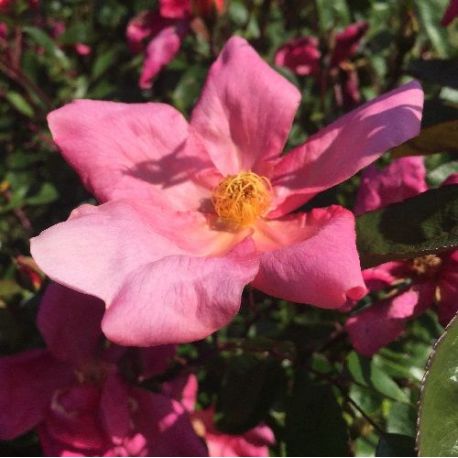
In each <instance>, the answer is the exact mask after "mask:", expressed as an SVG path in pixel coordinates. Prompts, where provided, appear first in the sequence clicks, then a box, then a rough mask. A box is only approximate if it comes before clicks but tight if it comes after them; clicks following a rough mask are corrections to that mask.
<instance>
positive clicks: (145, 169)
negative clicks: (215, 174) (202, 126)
mask: <svg viewBox="0 0 458 458" xmlns="http://www.w3.org/2000/svg"><path fill="white" fill-rule="evenodd" d="M48 122H49V128H50V129H51V133H52V135H53V138H54V141H55V142H56V143H57V145H58V146H59V148H60V149H61V151H62V154H63V156H64V158H65V159H66V160H67V161H68V162H69V163H70V165H71V166H72V167H73V168H74V169H75V170H76V171H77V172H78V174H79V175H80V177H81V179H82V181H83V183H84V184H85V186H86V187H87V188H88V189H89V191H90V192H92V193H94V195H95V196H96V197H97V198H98V199H99V200H100V201H102V202H104V201H106V200H110V199H119V198H129V197H132V198H134V199H139V198H145V199H149V200H152V201H160V202H161V203H164V204H165V203H168V204H170V205H172V206H174V207H176V208H178V209H184V210H190V209H192V208H198V207H199V206H200V200H201V198H202V197H203V196H204V195H207V193H208V192H207V191H206V190H202V189H201V188H200V187H198V186H197V185H196V184H194V183H193V182H192V176H193V174H194V173H196V172H198V171H200V170H201V169H203V168H206V167H209V166H210V162H209V159H208V158H207V157H205V156H197V155H196V154H197V153H195V152H193V153H192V155H190V154H189V153H188V155H186V154H185V153H184V152H183V149H182V146H183V145H184V144H185V141H186V138H187V123H186V120H185V119H184V118H183V116H182V115H181V114H180V113H178V112H177V111H176V110H175V109H174V108H172V107H170V106H168V105H164V104H160V103H144V104H125V103H115V102H102V101H95V100H77V101H74V102H72V103H70V104H68V105H65V106H64V107H62V108H59V109H58V110H55V111H53V112H51V113H50V114H49V116H48Z"/></svg>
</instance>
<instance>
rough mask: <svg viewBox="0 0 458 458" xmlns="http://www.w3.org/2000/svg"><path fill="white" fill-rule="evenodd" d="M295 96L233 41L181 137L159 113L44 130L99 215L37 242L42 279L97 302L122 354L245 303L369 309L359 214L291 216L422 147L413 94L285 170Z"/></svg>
mask: <svg viewBox="0 0 458 458" xmlns="http://www.w3.org/2000/svg"><path fill="white" fill-rule="evenodd" d="M299 101H300V93H299V91H298V90H297V89H296V87H295V86H293V85H292V84H291V83H289V82H288V81H287V80H286V79H284V78H283V77H281V76H280V75H279V74H278V73H276V72H275V71H274V70H272V69H271V68H270V67H269V66H268V65H267V64H266V63H265V62H264V61H263V60H262V59H261V58H260V57H259V56H258V55H257V54H256V52H255V51H254V50H253V49H252V48H251V47H250V46H249V45H248V43H247V42H246V41H245V40H243V39H241V38H237V37H234V38H232V39H231V40H229V42H228V43H227V44H226V46H225V47H224V49H223V51H222V52H221V54H220V56H219V58H218V59H217V61H216V62H215V63H214V64H213V66H212V68H211V69H210V72H209V76H208V79H207V82H206V84H205V87H204V89H203V92H202V95H201V97H200V100H199V101H198V103H197V105H196V106H195V108H194V111H193V113H192V116H191V120H190V122H189V123H188V122H187V121H186V120H185V119H184V118H183V116H182V115H181V114H180V113H178V112H177V111H176V110H174V109H173V108H172V107H170V106H168V105H164V104H160V103H145V104H122V103H113V102H101V101H92V100H79V101H76V102H73V103H71V104H69V105H67V106H65V107H63V108H60V109H58V110H56V111H54V112H52V113H51V114H50V115H49V126H50V129H51V132H52V135H53V138H54V140H55V142H56V143H57V145H58V146H59V147H60V149H61V151H62V154H63V155H64V157H65V158H66V160H67V161H68V162H69V163H70V164H71V165H72V166H73V167H74V168H75V170H76V171H77V172H78V173H79V174H80V176H81V178H82V180H83V182H84V183H85V185H86V186H87V188H88V189H89V190H90V191H91V192H93V193H94V195H95V196H96V197H97V198H98V199H99V201H100V202H102V203H103V204H102V205H100V206H91V205H83V206H82V207H80V208H78V209H77V210H76V211H74V213H73V214H72V215H71V217H70V219H69V220H68V221H67V222H64V223H61V224H58V225H55V226H53V227H51V228H49V229H47V230H46V231H44V232H43V233H42V234H41V235H40V236H38V237H36V238H34V239H32V241H31V250H32V253H33V257H34V259H35V260H36V262H37V264H38V265H39V266H40V268H41V269H42V270H43V271H44V272H45V273H47V274H48V275H49V276H50V277H51V278H53V279H55V280H56V281H58V282H59V283H62V284H65V285H67V286H69V287H72V288H74V289H77V290H79V291H82V292H85V293H87V294H91V295H94V296H96V297H99V298H101V299H102V300H104V302H105V305H106V313H105V316H104V318H103V322H102V328H103V331H104V333H105V334H106V335H107V336H108V338H109V339H110V340H112V341H114V342H117V343H121V344H123V345H138V346H150V345H158V344H165V343H178V342H190V341H194V340H198V339H202V338H205V337H207V336H208V335H210V334H211V333H212V332H214V331H215V330H217V329H219V328H221V327H222V326H225V325H226V324H227V323H229V322H230V321H231V319H232V318H233V316H234V315H235V314H236V313H237V312H238V310H239V307H240V300H241V294H242V291H243V288H244V286H245V285H246V284H248V283H252V284H253V285H254V286H255V287H256V288H258V289H260V290H261V291H263V292H265V293H267V294H270V295H272V296H275V297H279V298H283V299H285V300H289V301H293V302H299V303H307V304H312V305H315V306H318V307H323V308H328V309H337V308H340V307H342V306H343V305H345V304H346V303H347V301H349V300H350V301H351V300H358V299H360V298H361V297H363V296H364V295H365V294H366V287H365V285H364V282H363V279H362V274H361V269H360V265H359V257H358V253H357V250H356V244H355V228H354V216H353V214H352V213H351V212H350V211H348V210H346V209H345V208H342V207H340V206H337V205H335V206H332V207H328V208H317V209H315V210H313V211H311V212H309V213H303V212H299V213H291V212H292V211H294V210H297V209H298V208H299V207H301V206H302V205H303V204H305V203H306V202H307V201H309V200H310V199H311V198H312V197H314V196H315V195H316V194H317V193H319V192H320V191H322V190H325V189H328V188H330V187H332V186H335V185H337V184H338V183H341V182H342V181H344V180H346V179H347V178H349V177H351V176H352V175H353V174H355V173H356V172H357V171H358V170H360V169H361V168H363V167H365V166H367V165H368V164H370V163H371V162H373V161H374V160H375V159H377V158H378V157H379V156H380V155H381V154H382V153H383V152H384V151H386V150H388V149H390V148H392V147H394V146H396V145H398V144H400V143H402V142H404V141H406V140H407V139H409V138H411V137H413V136H415V135H416V134H417V133H418V130H419V125H420V118H421V112H422V104H423V93H422V90H421V88H420V86H419V84H418V83H417V82H415V81H413V82H411V83H409V84H406V85H404V86H402V87H400V88H399V89H397V90H395V91H392V92H389V93H387V94H385V95H383V96H382V97H379V98H378V99H375V100H373V101H372V102H370V103H368V104H365V105H363V106H361V107H360V108H358V109H357V110H355V111H353V112H351V113H349V114H347V115H346V116H344V117H342V118H340V119H339V120H338V121H336V122H334V123H333V124H331V125H330V126H328V127H327V128H326V129H323V130H321V131H320V132H318V133H317V134H315V135H313V136H312V137H310V139H308V140H307V141H306V142H305V143H304V144H302V145H299V146H297V147H296V148H293V150H292V151H290V152H289V153H288V154H286V155H282V156H281V155H280V154H281V152H282V149H283V147H284V145H285V142H286V140H287V136H288V132H289V130H290V127H291V124H292V122H293V118H294V114H295V112H296V109H297V106H298V104H299Z"/></svg>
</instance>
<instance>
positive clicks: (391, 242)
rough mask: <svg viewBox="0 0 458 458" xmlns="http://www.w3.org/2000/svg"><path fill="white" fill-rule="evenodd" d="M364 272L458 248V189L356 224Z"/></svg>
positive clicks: (438, 191) (430, 193)
mask: <svg viewBox="0 0 458 458" xmlns="http://www.w3.org/2000/svg"><path fill="white" fill-rule="evenodd" d="M356 232H357V245H358V251H359V254H360V258H361V264H362V266H363V268H367V267H372V266H376V265H378V264H382V263H384V262H387V261H392V260H399V259H412V258H415V257H417V256H421V255H426V254H431V253H438V252H441V251H445V250H449V249H451V248H456V247H458V186H456V185H450V186H443V187H442V188H438V189H431V190H430V191H426V192H424V193H422V194H420V195H418V196H415V197H412V198H411V199H406V200H405V201H403V202H400V203H397V204H393V205H389V206H388V207H385V208H382V209H380V210H376V211H373V212H369V213H365V214H364V215H361V216H359V217H358V218H357V221H356Z"/></svg>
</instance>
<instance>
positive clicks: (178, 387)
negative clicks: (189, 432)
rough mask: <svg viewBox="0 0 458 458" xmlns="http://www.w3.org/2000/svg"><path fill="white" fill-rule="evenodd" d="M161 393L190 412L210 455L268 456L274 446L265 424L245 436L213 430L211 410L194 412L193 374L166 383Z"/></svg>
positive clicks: (195, 396)
mask: <svg viewBox="0 0 458 458" xmlns="http://www.w3.org/2000/svg"><path fill="white" fill-rule="evenodd" d="M164 392H165V394H166V395H168V396H171V397H174V398H175V399H177V400H179V401H180V402H181V403H182V404H183V405H184V406H185V407H186V409H187V410H188V411H189V412H190V415H191V421H192V424H193V425H194V429H195V430H196V432H197V434H199V436H201V437H202V438H203V439H204V440H205V442H206V444H207V447H208V452H209V456H214V457H218V456H269V446H271V445H273V444H274V443H275V437H274V434H273V432H272V430H271V429H270V428H269V427H268V426H267V425H265V424H260V425H258V426H256V427H254V428H252V429H250V430H248V431H247V432H246V433H244V434H237V435H236V434H227V433H223V432H221V431H219V430H218V429H217V428H216V426H215V423H214V409H213V407H209V408H207V409H205V410H196V409H195V406H196V399H197V392H198V382H197V378H196V377H195V375H193V374H190V375H189V376H185V377H179V378H176V379H174V380H172V381H171V382H168V383H166V384H165V386H164Z"/></svg>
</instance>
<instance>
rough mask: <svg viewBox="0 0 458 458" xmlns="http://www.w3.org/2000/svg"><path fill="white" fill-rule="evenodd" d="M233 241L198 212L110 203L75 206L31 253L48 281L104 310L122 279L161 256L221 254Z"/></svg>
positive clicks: (36, 242) (34, 242)
mask: <svg viewBox="0 0 458 458" xmlns="http://www.w3.org/2000/svg"><path fill="white" fill-rule="evenodd" d="M238 237H239V234H231V233H225V232H218V231H212V230H211V229H210V228H209V226H208V223H207V220H206V218H205V217H204V216H203V215H202V214H200V213H180V212H174V211H168V210H166V209H164V208H160V207H155V206H151V205H148V204H147V203H145V202H132V201H129V202H126V201H117V202H114V201H113V202H108V203H106V204H103V205H100V206H98V207H92V206H90V205H85V206H82V207H80V208H79V209H78V210H77V212H76V213H75V212H74V214H73V216H72V217H71V218H70V219H69V220H68V221H66V222H64V223H60V224H57V225H55V226H52V227H51V228H49V229H47V230H46V231H44V232H42V233H41V234H40V235H39V236H38V237H35V238H33V239H32V240H31V252H32V255H33V257H34V259H35V261H36V262H37V263H38V265H39V266H40V267H41V269H42V270H43V271H45V272H46V273H47V274H48V275H49V276H50V277H51V278H52V279H53V280H55V281H57V282H58V283H60V284H62V285H65V286H67V287H69V288H73V289H76V290H78V291H81V292H84V293H86V294H91V295H93V296H96V297H98V298H100V299H102V300H104V301H105V302H106V305H107V306H109V305H110V302H111V300H112V299H113V297H114V296H116V295H117V294H118V290H119V288H121V286H122V285H123V283H124V282H125V280H126V278H127V276H129V275H130V274H131V273H133V272H134V271H136V270H137V269H138V268H139V267H140V266H146V265H149V264H151V263H152V262H154V261H157V260H159V259H161V258H163V257H164V256H172V255H181V254H191V255H197V256H205V255H208V254H213V253H217V252H218V250H220V251H223V252H224V251H225V250H227V247H230V245H231V243H233V242H232V240H234V241H236V240H237V238H238ZM221 244H222V245H223V248H221V247H220V245H221ZM161 283H162V282H161ZM137 305H138V306H143V304H137ZM158 305H160V304H158Z"/></svg>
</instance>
